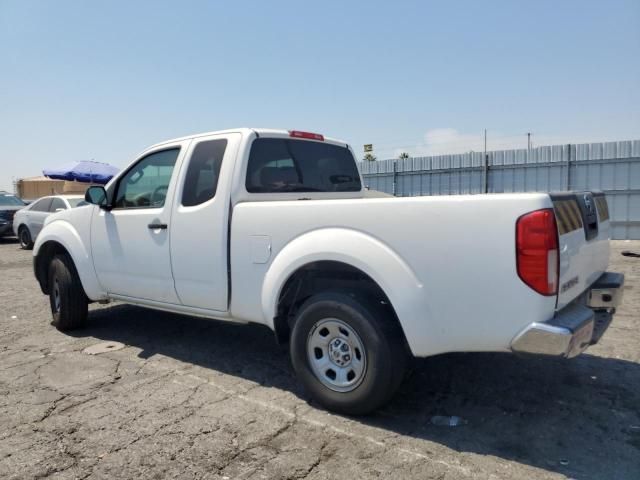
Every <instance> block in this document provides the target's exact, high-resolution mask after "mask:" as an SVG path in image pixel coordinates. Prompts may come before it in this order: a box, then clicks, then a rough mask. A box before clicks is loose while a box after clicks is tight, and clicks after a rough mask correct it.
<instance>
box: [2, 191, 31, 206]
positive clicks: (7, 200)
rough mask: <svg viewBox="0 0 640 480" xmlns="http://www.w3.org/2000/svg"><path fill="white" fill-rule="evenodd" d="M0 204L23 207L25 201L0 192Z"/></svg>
mask: <svg viewBox="0 0 640 480" xmlns="http://www.w3.org/2000/svg"><path fill="white" fill-rule="evenodd" d="M0 205H1V206H3V207H14V206H15V207H24V206H25V205H26V203H24V202H23V201H22V200H20V199H19V198H18V197H16V196H15V195H7V194H6V193H3V194H0Z"/></svg>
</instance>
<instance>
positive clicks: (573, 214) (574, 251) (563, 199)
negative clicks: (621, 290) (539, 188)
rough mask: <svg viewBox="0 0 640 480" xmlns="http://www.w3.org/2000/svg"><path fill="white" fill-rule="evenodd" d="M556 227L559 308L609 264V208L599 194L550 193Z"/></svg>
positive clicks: (584, 287) (592, 280)
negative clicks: (558, 253) (558, 249)
mask: <svg viewBox="0 0 640 480" xmlns="http://www.w3.org/2000/svg"><path fill="white" fill-rule="evenodd" d="M550 196H551V201H552V202H553V208H554V211H555V214H556V222H557V225H558V237H559V248H560V259H559V261H560V272H559V273H560V275H559V277H560V278H559V285H558V304H557V308H558V309H560V308H562V307H564V306H565V305H567V304H568V303H570V302H571V301H572V300H574V299H575V298H576V297H578V296H579V295H580V294H581V293H582V292H584V291H585V290H586V289H587V288H588V287H589V286H590V285H591V284H592V283H593V282H595V281H596V280H597V279H598V277H600V275H602V274H603V273H604V272H605V270H606V268H607V265H608V263H609V207H608V205H607V199H606V197H605V195H604V193H601V192H564V193H552V194H550Z"/></svg>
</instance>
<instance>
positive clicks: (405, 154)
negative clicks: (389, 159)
mask: <svg viewBox="0 0 640 480" xmlns="http://www.w3.org/2000/svg"><path fill="white" fill-rule="evenodd" d="M405 158H409V154H408V153H407V152H402V153H401V154H400V155H398V160H404V159H405Z"/></svg>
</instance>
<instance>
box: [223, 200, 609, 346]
mask: <svg viewBox="0 0 640 480" xmlns="http://www.w3.org/2000/svg"><path fill="white" fill-rule="evenodd" d="M551 207H552V202H551V199H550V197H549V195H548V194H542V193H533V194H500V195H473V196H471V195H469V196H443V197H413V198H376V199H353V200H322V201H293V202H291V201H275V202H253V203H252V202H247V203H240V204H238V205H237V206H236V207H235V208H234V211H233V218H232V224H231V242H230V245H231V252H230V258H231V271H232V272H233V275H232V288H231V291H232V293H231V314H232V316H233V317H235V318H239V319H243V320H247V321H253V322H264V320H263V319H264V318H265V315H268V312H264V311H263V309H262V308H261V303H262V300H263V296H264V295H271V296H275V297H277V293H278V292H269V290H268V289H269V288H270V282H269V278H267V274H268V272H270V273H269V274H270V275H271V272H272V270H273V268H274V267H275V268H276V269H277V268H278V264H279V262H280V259H282V260H283V261H282V264H283V265H284V264H285V263H286V264H287V268H288V269H292V268H295V266H296V265H303V264H304V263H309V262H312V261H314V259H315V258H323V259H325V260H327V259H330V260H334V261H342V262H345V263H349V262H351V263H352V264H353V265H354V266H356V267H358V268H360V269H361V270H363V271H364V272H365V273H367V274H369V275H370V276H371V277H372V278H373V279H374V280H376V281H377V282H378V283H379V284H380V285H381V286H382V287H383V289H384V290H385V291H388V292H391V294H390V295H389V297H390V300H391V302H392V304H393V307H394V308H395V309H396V313H397V314H398V317H399V318H400V319H401V322H402V324H403V327H404V329H405V334H406V337H407V340H408V342H409V345H410V348H411V350H412V352H413V353H414V354H415V355H417V356H427V355H434V354H437V353H442V352H449V351H495V350H505V351H506V350H508V349H509V346H510V342H511V340H512V339H513V337H514V335H516V334H517V333H518V331H519V330H520V329H521V328H522V327H523V326H525V325H527V324H529V323H531V322H534V321H540V320H541V319H545V320H546V319H550V318H552V317H553V315H554V311H555V309H556V297H545V296H541V295H539V294H537V293H536V292H534V291H533V290H531V289H530V288H529V287H527V286H526V285H525V284H524V283H523V282H522V281H520V280H519V278H518V276H517V273H516V256H515V245H514V236H515V223H516V221H517V219H518V217H520V216H521V215H522V214H524V213H526V212H530V211H533V210H537V209H541V208H551ZM318 225H322V227H321V228H320V229H318ZM603 235H604V232H603ZM604 243H606V242H604ZM303 244H305V245H307V248H302V247H298V245H303ZM309 245H312V246H313V248H308V247H309ZM341 246H342V247H344V248H341ZM354 248H355V249H357V250H356V251H358V252H359V255H358V257H357V258H355V257H354V256H353V255H352V254H351V253H349V252H352V251H354V250H353V249H354ZM307 251H309V252H321V253H320V254H317V253H313V254H306V253H305V252H307ZM605 252H606V248H599V249H596V250H594V255H596V256H599V255H602V256H604V255H606V253H605ZM294 256H298V258H293V257H294ZM285 258H286V262H285V261H284V259H285ZM410 259H411V260H410ZM606 261H607V259H606V257H604V259H603V262H604V263H605V265H606ZM396 269H400V270H402V269H404V270H405V271H406V272H407V273H408V275H401V274H397V273H396V271H395V270H396ZM402 277H404V278H408V279H411V280H410V281H404V282H403V281H399V280H398V279H399V278H402ZM239 291H241V292H243V293H242V301H235V300H234V299H235V298H236V297H235V296H234V294H233V292H239ZM416 299H417V300H418V303H417V305H420V308H416V307H413V308H411V307H408V305H416V303H414V300H416ZM409 300H411V301H409Z"/></svg>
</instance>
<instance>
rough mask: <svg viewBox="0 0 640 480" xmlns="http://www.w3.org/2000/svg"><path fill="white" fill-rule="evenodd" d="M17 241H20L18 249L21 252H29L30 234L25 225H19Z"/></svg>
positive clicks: (30, 245) (30, 247) (31, 242)
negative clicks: (20, 249) (21, 250)
mask: <svg viewBox="0 0 640 480" xmlns="http://www.w3.org/2000/svg"><path fill="white" fill-rule="evenodd" d="M18 240H20V248H22V249H23V250H31V249H32V248H33V240H32V239H31V232H29V229H28V228H27V227H26V226H25V225H21V226H20V228H19V229H18Z"/></svg>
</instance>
